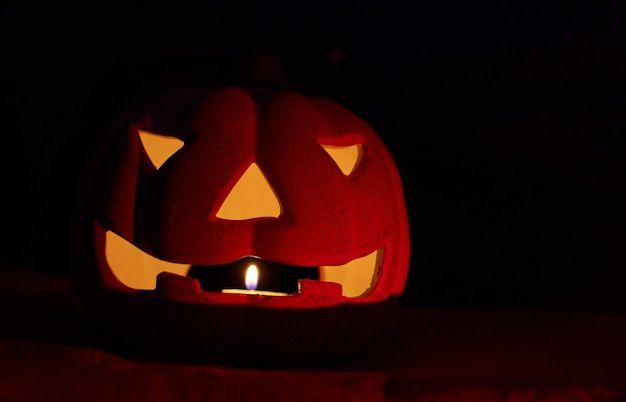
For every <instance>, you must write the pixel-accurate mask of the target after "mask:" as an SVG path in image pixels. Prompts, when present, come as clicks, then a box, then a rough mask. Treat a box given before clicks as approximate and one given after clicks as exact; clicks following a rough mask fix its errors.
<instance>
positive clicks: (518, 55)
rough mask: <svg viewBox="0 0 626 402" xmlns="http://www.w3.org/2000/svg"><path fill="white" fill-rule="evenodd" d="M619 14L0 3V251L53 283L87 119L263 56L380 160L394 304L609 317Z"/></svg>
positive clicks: (621, 161) (547, 9)
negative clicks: (392, 198)
mask: <svg viewBox="0 0 626 402" xmlns="http://www.w3.org/2000/svg"><path fill="white" fill-rule="evenodd" d="M624 17H626V7H625V6H623V5H622V2H620V1H613V2H603V1H594V2H582V1H567V2H546V1H538V0H537V1H521V0H515V1H508V2H504V1H503V2H499V1H478V2H465V1H460V0H448V1H400V0H389V1H372V0H367V1H355V0H350V1H327V0H323V1H315V2H308V1H293V2H287V1H282V2H268V1H266V2H260V1H259V2H257V3H254V2H249V1H248V2H243V1H229V2H216V1H202V2H201V1H197V2H184V1H182V2H181V1H172V2H169V3H167V2H163V1H160V2H143V3H142V2H127V3H119V4H118V3H116V2H99V1H91V2H82V3H73V2H67V1H62V0H61V1H56V2H45V1H43V0H21V1H17V0H12V1H8V2H5V3H4V4H3V6H2V14H1V15H0V18H1V19H0V30H1V33H2V48H1V49H2V50H1V51H0V54H1V57H2V63H1V65H0V79H1V81H0V85H1V87H0V88H1V89H2V104H1V110H2V113H3V118H2V139H3V142H4V145H3V146H2V152H3V156H2V158H1V160H2V162H1V164H2V165H1V166H0V168H1V169H2V170H1V172H2V173H1V174H2V176H1V180H2V181H1V188H2V190H3V191H2V193H3V195H2V205H3V207H2V214H3V219H2V225H1V226H0V227H1V228H2V232H3V234H4V236H3V237H4V238H5V240H4V241H3V242H2V250H0V257H1V258H2V260H3V262H6V263H9V264H17V265H19V266H23V267H28V268H34V269H38V270H45V271H49V272H54V273H59V274H63V275H64V274H69V267H68V264H67V252H68V250H67V244H66V235H67V230H68V222H69V217H70V214H71V202H72V199H73V196H74V191H75V186H76V180H77V179H78V176H79V174H80V172H81V169H82V167H83V166H84V164H85V162H86V160H87V158H88V154H89V151H90V149H91V147H92V145H93V143H94V141H95V139H96V138H97V136H98V134H99V133H100V131H101V130H102V129H103V127H105V126H106V124H108V122H109V121H110V119H111V118H112V117H113V116H114V115H115V114H116V113H117V112H119V111H120V110H123V108H124V106H125V105H127V104H128V103H129V102H130V101H132V100H133V99H136V98H137V97H139V96H144V95H146V94H150V93H152V92H154V91H158V90H160V89H162V88H167V87H170V86H174V85H214V84H228V83H247V82H250V81H252V80H253V79H254V77H253V76H251V75H250V74H251V73H250V71H258V66H259V65H257V70H255V69H254V68H252V67H250V66H252V65H253V64H250V63H248V64H246V63H247V62H246V60H250V59H248V57H249V56H250V55H252V54H255V52H256V51H259V50H263V51H266V52H269V54H272V55H273V56H274V57H275V58H276V59H277V60H278V61H279V63H280V65H281V67H282V71H283V77H284V79H285V81H286V82H287V84H288V86H289V87H291V88H292V89H295V90H297V91H299V92H301V93H304V94H309V95H322V96H326V97H328V98H330V99H333V100H336V101H338V102H340V103H342V104H344V105H345V106H346V107H348V108H349V109H351V110H352V111H353V112H355V113H356V114H357V115H359V116H361V117H362V118H363V119H364V120H366V121H367V122H368V123H370V125H372V127H373V128H374V129H375V130H376V131H377V132H378V133H379V135H380V136H381V137H382V138H383V140H384V141H385V142H386V144H387V145H388V147H389V149H390V151H391V152H392V154H393V155H394V157H395V159H396V162H397V164H398V166H399V168H400V171H401V175H402V177H403V181H404V185H405V192H406V201H407V205H408V209H409V215H410V224H411V235H412V247H413V249H412V258H411V272H410V276H409V280H408V283H407V289H406V292H405V294H404V301H405V302H406V303H408V304H411V305H435V306H460V307H504V308H515V307H520V308H553V309H560V308H565V309H584V310H587V309H591V310H601V311H622V312H624V311H626V294H625V293H624V291H623V288H624V284H625V283H626V273H625V271H626V247H625V245H626V219H625V218H626V214H625V213H624V210H625V207H626V152H625V151H626V148H625V147H626V140H625V134H626V119H625V117H624V116H625V111H626V102H625V101H626V99H624V88H625V85H624V83H625V78H626V19H625V18H624ZM263 65H264V64H260V66H263ZM272 71H275V70H272Z"/></svg>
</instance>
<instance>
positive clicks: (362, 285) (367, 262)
mask: <svg viewBox="0 0 626 402" xmlns="http://www.w3.org/2000/svg"><path fill="white" fill-rule="evenodd" d="M98 226H99V225H98ZM105 240H106V245H105V258H106V261H107V264H108V266H109V268H110V269H111V272H112V273H113V274H114V275H115V277H116V278H117V279H118V280H119V281H120V282H121V283H122V284H123V285H125V286H127V287H129V288H132V289H136V290H154V289H155V288H156V281H157V275H158V274H159V273H161V272H169V273H173V274H176V275H180V276H184V277H191V278H195V279H196V280H197V281H198V282H199V283H200V287H201V288H202V290H203V291H205V292H222V291H224V289H230V290H231V291H233V292H234V293H238V290H241V293H245V291H246V289H249V287H248V288H247V287H246V271H247V269H248V268H249V267H250V265H255V266H256V267H257V268H258V281H257V283H256V284H255V286H254V289H255V290H258V291H267V292H271V293H272V294H273V295H284V296H288V295H293V294H297V293H298V292H299V284H300V280H303V279H310V280H315V281H320V282H334V283H339V284H340V285H341V286H342V295H343V296H344V297H352V298H354V297H365V296H367V295H369V294H370V293H371V292H372V291H373V289H374V288H375V286H376V283H377V282H378V278H379V277H380V271H381V269H382V261H383V255H384V248H382V247H381V248H379V249H378V250H375V251H374V252H372V253H370V254H369V255H366V256H364V257H361V258H357V259H355V260H352V261H350V262H348V263H346V264H343V265H340V266H319V267H299V266H294V265H288V264H283V263H278V262H272V261H267V260H262V259H259V258H256V257H252V256H246V257H243V258H241V259H239V260H236V261H233V262H231V263H229V264H223V265H211V266H208V265H190V264H180V263H173V262H168V261H163V260H160V259H158V258H156V257H154V256H152V255H149V254H147V253H146V252H144V251H142V250H141V249H139V248H138V247H136V246H134V245H133V244H132V243H130V242H128V241H127V240H125V239H123V238H122V237H121V236H119V235H117V234H115V233H114V232H112V231H106V237H105Z"/></svg>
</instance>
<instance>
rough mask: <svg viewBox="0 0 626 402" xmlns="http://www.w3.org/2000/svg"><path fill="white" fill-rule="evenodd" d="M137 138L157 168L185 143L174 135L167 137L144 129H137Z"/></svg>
mask: <svg viewBox="0 0 626 402" xmlns="http://www.w3.org/2000/svg"><path fill="white" fill-rule="evenodd" d="M139 139H140V140H141V143H142V144H143V147H144V149H145V150H146V153H147V154H148V157H149V158H150V161H152V163H153V164H154V167H156V168H157V170H158V169H159V168H160V167H161V165H163V163H165V161H166V160H168V159H169V158H170V157H171V156H172V155H174V154H175V153H176V151H178V150H179V149H181V148H182V147H183V145H185V143H184V142H182V141H181V140H179V139H178V138H176V137H167V136H164V135H159V134H154V133H151V132H148V131H144V130H139Z"/></svg>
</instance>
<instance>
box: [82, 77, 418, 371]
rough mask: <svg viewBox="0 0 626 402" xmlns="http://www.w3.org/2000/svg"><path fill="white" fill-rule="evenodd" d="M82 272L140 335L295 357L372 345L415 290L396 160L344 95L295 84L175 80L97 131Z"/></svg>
mask: <svg viewBox="0 0 626 402" xmlns="http://www.w3.org/2000/svg"><path fill="white" fill-rule="evenodd" d="M78 195H79V197H78V203H77V206H76V219H75V227H74V231H73V233H74V235H75V236H74V237H75V238H74V241H73V243H72V250H71V253H72V255H73V257H74V258H75V263H74V268H75V273H76V285H77V288H78V290H79V293H80V295H81V297H82V298H83V299H84V300H85V302H86V305H87V306H88V307H89V312H90V314H92V318H93V321H94V322H96V323H98V328H99V329H98V331H100V332H101V333H104V334H108V335H110V336H111V339H115V340H116V341H119V342H120V344H119V345H118V346H120V347H123V348H124V347H125V346H126V345H130V346H129V347H128V349H129V350H136V351H148V352H150V353H161V352H162V353H166V354H170V355H175V356H184V357H185V358H199V359H205V358H208V359H213V360H216V361H224V362H252V363H267V364H271V363H279V364H280V363H299V362H307V361H313V360H321V359H328V358H333V357H335V356H339V355H342V354H345V352H346V351H349V350H353V349H354V348H355V346H358V345H361V346H363V345H366V344H367V342H368V341H369V340H370V339H372V335H374V334H376V333H378V332H379V329H380V328H381V327H384V325H385V324H384V323H385V320H386V317H387V315H388V314H389V312H390V308H392V307H393V306H395V305H396V304H397V302H398V300H399V297H400V295H401V293H402V292H403V290H404V286H405V282H406V279H407V274H408V268H409V254H410V241H409V227H408V219H407V213H406V206H405V200H404V195H403V189H402V183H401V179H400V175H399V172H398V170H397V167H396V165H395V162H394V160H393V159H392V156H391V155H390V153H389V151H388V149H387V148H386V147H385V145H384V144H383V142H382V140H381V139H380V138H379V136H378V135H377V134H376V133H375V132H374V131H373V129H372V128H371V127H370V126H369V125H368V124H366V123H365V122H364V121H363V120H361V119H360V118H359V117H357V116H356V115H354V114H353V113H351V112H350V111H348V110H347V109H346V108H344V107H343V106H341V105H339V104H337V103H335V102H333V101H330V100H328V99H325V98H321V97H305V96H303V95H300V94H298V93H296V92H293V91H290V90H284V89H282V90H278V89H261V88H243V87H224V88H218V89H213V90H207V91H200V90H198V91H195V90H194V91H171V92H168V93H165V94H163V95H161V96H157V97H154V98H153V99H149V100H147V101H145V102H141V103H140V104H139V105H137V106H136V107H133V108H131V110H129V112H128V114H127V115H124V116H122V117H121V118H120V119H119V121H118V123H116V124H114V125H113V127H112V128H111V130H109V131H108V132H107V134H106V135H104V136H103V138H102V140H101V142H99V143H98V145H97V147H96V149H95V152H94V155H93V157H92V158H91V160H90V166H89V167H88V169H87V170H86V172H85V175H84V181H83V182H82V184H81V186H80V188H79V193H78Z"/></svg>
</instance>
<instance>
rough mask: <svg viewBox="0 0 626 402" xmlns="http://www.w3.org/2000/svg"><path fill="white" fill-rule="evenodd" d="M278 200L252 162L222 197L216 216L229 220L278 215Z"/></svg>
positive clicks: (257, 167)
mask: <svg viewBox="0 0 626 402" xmlns="http://www.w3.org/2000/svg"><path fill="white" fill-rule="evenodd" d="M280 212H281V207H280V201H278V197H277V196H276V193H275V192H274V189H273V188H272V186H271V185H270V183H269V181H267V178H266V177H265V175H264V174H263V172H262V171H261V169H260V168H259V166H258V165H257V164H256V163H254V162H253V163H252V164H251V165H250V166H249V167H248V169H247V170H246V171H245V172H244V173H243V175H241V177H240V178H239V181H237V183H236V184H235V186H234V187H233V188H232V190H231V191H230V193H229V194H228V196H226V198H225V199H224V202H223V203H222V206H221V207H220V209H219V210H218V211H217V214H216V215H217V217H218V218H221V219H229V220H237V221H239V220H245V219H253V218H263V217H273V218H278V217H279V216H280Z"/></svg>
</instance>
